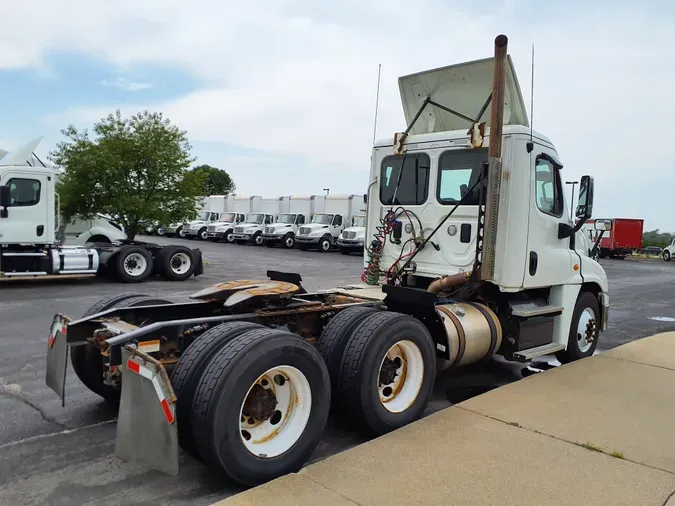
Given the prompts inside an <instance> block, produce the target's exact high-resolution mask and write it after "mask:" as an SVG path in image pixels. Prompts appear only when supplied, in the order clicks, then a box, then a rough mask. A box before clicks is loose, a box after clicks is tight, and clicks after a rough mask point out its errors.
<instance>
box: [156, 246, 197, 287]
mask: <svg viewBox="0 0 675 506" xmlns="http://www.w3.org/2000/svg"><path fill="white" fill-rule="evenodd" d="M155 262H156V264H157V272H158V273H159V275H160V276H162V277H163V278H164V279H166V280H168V281H185V280H186V279H188V278H189V277H190V276H192V273H193V272H194V271H195V267H196V262H195V255H194V253H193V252H192V250H191V249H190V248H188V247H186V246H165V247H163V248H162V249H161V250H159V253H157V257H156V258H155Z"/></svg>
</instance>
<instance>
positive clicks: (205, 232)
mask: <svg viewBox="0 0 675 506" xmlns="http://www.w3.org/2000/svg"><path fill="white" fill-rule="evenodd" d="M208 236H209V235H208V232H207V231H206V229H204V230H202V231H201V232H199V237H200V239H206V238H207V237H208Z"/></svg>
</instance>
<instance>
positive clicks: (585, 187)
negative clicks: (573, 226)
mask: <svg viewBox="0 0 675 506" xmlns="http://www.w3.org/2000/svg"><path fill="white" fill-rule="evenodd" d="M592 215H593V178H592V177H591V176H582V177H581V182H580V183H579V200H578V201H577V212H576V216H577V218H579V219H580V220H582V221H586V220H588V219H589V218H590V217H591V216H592Z"/></svg>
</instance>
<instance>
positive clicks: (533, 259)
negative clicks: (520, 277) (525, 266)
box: [530, 251, 539, 276]
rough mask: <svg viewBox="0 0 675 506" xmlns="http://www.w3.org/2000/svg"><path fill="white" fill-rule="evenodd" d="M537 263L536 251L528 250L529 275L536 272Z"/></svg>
mask: <svg viewBox="0 0 675 506" xmlns="http://www.w3.org/2000/svg"><path fill="white" fill-rule="evenodd" d="M538 263H539V257H538V256H537V252H536V251H530V276H534V275H535V274H536V273H537V264H538Z"/></svg>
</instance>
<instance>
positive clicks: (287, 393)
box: [239, 365, 312, 458]
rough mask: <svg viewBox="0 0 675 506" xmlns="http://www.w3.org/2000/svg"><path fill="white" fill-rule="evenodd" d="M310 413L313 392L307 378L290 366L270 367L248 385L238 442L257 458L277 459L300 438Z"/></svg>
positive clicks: (240, 415) (241, 412) (240, 419)
mask: <svg viewBox="0 0 675 506" xmlns="http://www.w3.org/2000/svg"><path fill="white" fill-rule="evenodd" d="M270 392H271V393H272V394H273V396H274V399H273V400H271V398H270V397H269V395H270ZM265 399H266V400H265ZM247 401H248V402H247ZM272 405H273V407H272ZM311 410H312V390H311V387H310V386H309V381H308V380H307V377H306V376H305V375H304V374H303V373H302V372H301V371H300V370H298V369H296V368H295V367H293V366H289V365H280V366H276V367H272V368H270V369H268V370H267V371H265V372H264V373H263V374H261V375H260V376H259V377H258V379H257V380H256V381H255V382H254V383H253V385H251V387H250V388H249V389H248V392H247V393H246V396H245V397H244V401H243V402H242V404H241V408H240V409H239V437H240V439H241V442H242V443H243V444H244V447H245V448H246V449H247V450H248V451H249V452H250V453H251V454H253V455H255V456H257V457H260V458H273V457H277V456H279V455H281V454H283V453H285V452H287V451H288V450H290V449H291V448H292V447H293V445H294V444H295V443H296V442H297V441H298V440H299V439H300V437H301V436H302V434H303V432H304V431H305V427H306V426H307V423H308V422H309V416H310V413H311ZM254 417H255V419H254Z"/></svg>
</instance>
